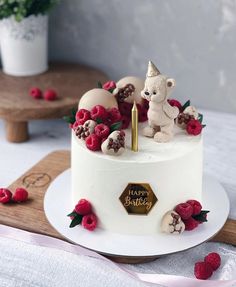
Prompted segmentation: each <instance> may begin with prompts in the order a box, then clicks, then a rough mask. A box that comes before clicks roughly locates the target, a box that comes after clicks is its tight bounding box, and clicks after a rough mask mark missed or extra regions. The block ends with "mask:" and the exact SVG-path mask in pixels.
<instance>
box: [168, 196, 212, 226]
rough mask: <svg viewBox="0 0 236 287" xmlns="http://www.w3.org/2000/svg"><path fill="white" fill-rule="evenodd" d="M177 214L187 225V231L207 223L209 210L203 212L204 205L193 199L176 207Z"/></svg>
mask: <svg viewBox="0 0 236 287" xmlns="http://www.w3.org/2000/svg"><path fill="white" fill-rule="evenodd" d="M174 210H175V212H177V213H178V214H179V215H180V217H181V219H182V220H183V222H184V224H185V230H188V231H190V230H193V229H195V228H196V227H198V225H199V224H200V223H203V222H206V221H207V213H208V212H209V211H208V210H202V205H201V203H200V202H199V201H197V200H194V199H191V200H188V201H186V202H184V203H180V204H178V205H176V207H175V209H174Z"/></svg>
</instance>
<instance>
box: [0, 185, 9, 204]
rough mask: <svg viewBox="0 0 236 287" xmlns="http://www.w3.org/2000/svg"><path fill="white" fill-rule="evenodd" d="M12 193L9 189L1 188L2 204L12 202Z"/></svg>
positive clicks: (0, 198)
mask: <svg viewBox="0 0 236 287" xmlns="http://www.w3.org/2000/svg"><path fill="white" fill-rule="evenodd" d="M11 198H12V193H11V192H10V190H9V189H7V188H0V202H1V203H8V202H10V201H11Z"/></svg>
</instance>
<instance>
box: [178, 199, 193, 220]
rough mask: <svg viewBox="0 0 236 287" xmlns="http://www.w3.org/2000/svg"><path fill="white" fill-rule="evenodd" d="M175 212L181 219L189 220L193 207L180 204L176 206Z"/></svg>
mask: <svg viewBox="0 0 236 287" xmlns="http://www.w3.org/2000/svg"><path fill="white" fill-rule="evenodd" d="M175 211H176V212H177V213H178V214H179V215H180V217H181V218H182V219H189V218H190V217H191V216H192V214H193V207H192V206H191V205H190V204H188V203H186V202H185V203H180V204H178V205H176V207H175Z"/></svg>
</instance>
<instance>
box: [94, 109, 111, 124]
mask: <svg viewBox="0 0 236 287" xmlns="http://www.w3.org/2000/svg"><path fill="white" fill-rule="evenodd" d="M107 116H108V113H107V110H106V109H105V108H104V107H103V106H101V105H96V106H95V107H93V108H92V110H91V118H92V119H93V120H94V121H102V122H103V121H105V120H106V118H107Z"/></svg>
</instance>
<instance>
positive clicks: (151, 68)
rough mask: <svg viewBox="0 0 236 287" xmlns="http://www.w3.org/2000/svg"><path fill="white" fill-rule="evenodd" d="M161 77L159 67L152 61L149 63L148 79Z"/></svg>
mask: <svg viewBox="0 0 236 287" xmlns="http://www.w3.org/2000/svg"><path fill="white" fill-rule="evenodd" d="M158 75H160V71H159V70H158V69H157V67H156V66H155V65H154V64H153V62H152V61H149V62H148V70H147V77H155V76H158Z"/></svg>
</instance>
